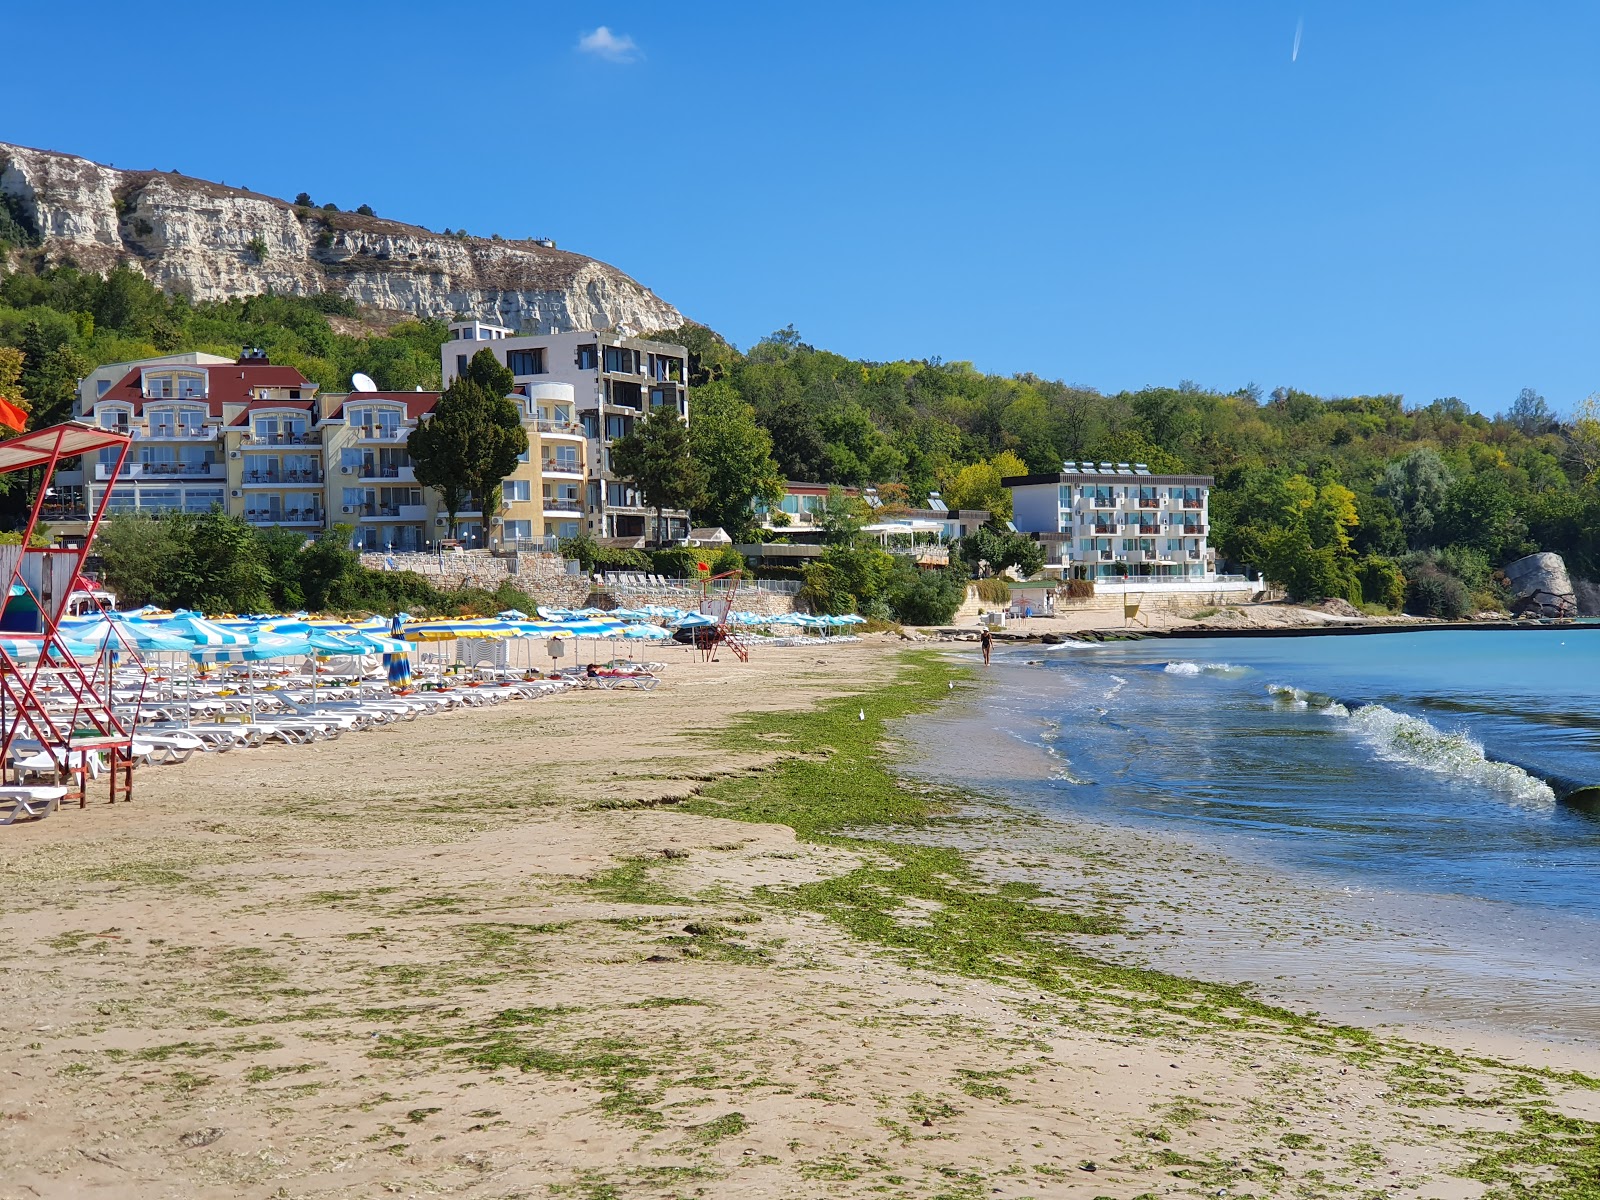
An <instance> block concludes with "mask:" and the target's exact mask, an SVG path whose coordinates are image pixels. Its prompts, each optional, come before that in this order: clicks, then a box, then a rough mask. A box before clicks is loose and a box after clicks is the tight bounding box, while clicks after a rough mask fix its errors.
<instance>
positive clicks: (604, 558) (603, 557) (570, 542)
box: [559, 533, 655, 575]
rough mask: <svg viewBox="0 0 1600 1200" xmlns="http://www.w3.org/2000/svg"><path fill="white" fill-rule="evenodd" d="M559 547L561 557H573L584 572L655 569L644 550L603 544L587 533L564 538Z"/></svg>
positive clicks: (589, 573)
mask: <svg viewBox="0 0 1600 1200" xmlns="http://www.w3.org/2000/svg"><path fill="white" fill-rule="evenodd" d="M559 549H560V551H561V557H562V558H567V559H571V560H572V561H574V562H576V563H578V564H579V565H580V566H582V567H583V570H584V574H586V575H592V574H594V573H595V572H596V571H653V570H655V564H654V563H652V562H651V561H650V556H649V555H648V554H646V553H645V552H644V551H642V550H618V549H614V548H613V547H611V546H602V545H601V544H600V543H599V542H597V541H595V540H594V538H592V537H590V536H589V535H588V534H587V533H580V534H579V535H578V536H577V537H575V538H563V539H562V540H561V543H560V546H559Z"/></svg>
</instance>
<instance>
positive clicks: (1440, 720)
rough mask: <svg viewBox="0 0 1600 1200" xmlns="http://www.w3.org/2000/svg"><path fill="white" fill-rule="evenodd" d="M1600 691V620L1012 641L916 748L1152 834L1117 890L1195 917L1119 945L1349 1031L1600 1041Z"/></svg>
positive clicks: (1057, 807)
mask: <svg viewBox="0 0 1600 1200" xmlns="http://www.w3.org/2000/svg"><path fill="white" fill-rule="evenodd" d="M1597 699H1600V627H1589V626H1582V625H1578V626H1570V627H1566V628H1561V629H1550V630H1539V631H1527V632H1524V631H1515V630H1507V631H1504V632H1501V631H1449V632H1433V631H1429V632H1417V633H1396V634H1382V635H1376V636H1313V637H1293V638H1226V639H1161V640H1155V639H1151V640H1141V641H1132V642H1112V643H1104V644H1094V643H1068V644H1065V645H1061V646H1041V645H1025V646H1013V647H1005V648H1004V649H998V650H997V653H996V655H995V662H994V666H993V667H992V668H990V669H988V670H987V671H984V672H983V675H982V680H981V685H980V687H979V688H978V689H977V690H976V691H975V693H974V694H973V698H972V699H971V700H970V701H969V702H968V703H964V704H957V705H954V706H952V707H951V708H950V709H949V710H948V711H946V712H943V713H940V714H938V715H935V716H931V717H927V718H920V719H918V720H917V721H916V722H914V723H911V724H910V725H908V726H907V728H906V729H905V730H903V731H902V732H903V734H904V736H905V737H906V738H907V740H909V741H910V742H911V743H913V744H914V746H915V747H916V752H915V754H914V756H913V762H912V769H913V770H914V771H916V772H919V773H922V774H925V775H928V776H931V777H935V778H938V779H941V780H943V781H946V782H955V783H960V784H965V785H967V786H969V787H970V788H971V789H973V790H974V791H982V792H987V793H989V794H991V795H997V796H1002V797H1004V798H1006V799H1007V800H1009V801H1011V802H1013V803H1015V804H1020V805H1023V806H1025V807H1027V808H1030V809H1032V810H1033V811H1034V812H1035V813H1036V814H1038V815H1040V816H1043V817H1044V818H1046V819H1047V820H1049V821H1054V822H1058V823H1060V824H1061V825H1062V826H1063V827H1064V829H1069V828H1077V829H1079V830H1089V829H1093V830H1097V831H1100V833H1101V834H1106V833H1110V832H1114V831H1116V830H1119V829H1120V830H1123V831H1125V832H1126V833H1127V834H1129V835H1132V836H1135V837H1136V838H1137V839H1138V840H1137V841H1135V842H1129V843H1128V844H1129V845H1130V846H1137V847H1138V850H1137V852H1136V853H1135V854H1134V861H1131V862H1126V863H1125V864H1124V866H1123V867H1122V876H1123V878H1121V879H1120V881H1119V882H1120V884H1123V885H1129V886H1131V887H1133V889H1134V891H1136V892H1137V893H1138V894H1139V895H1141V896H1143V897H1145V899H1146V901H1147V905H1148V910H1149V912H1151V913H1154V912H1156V911H1157V910H1164V911H1168V912H1170V911H1173V910H1175V909H1176V910H1179V911H1180V912H1187V913H1190V914H1194V913H1201V914H1203V915H1201V916H1199V917H1193V916H1192V915H1191V919H1188V920H1183V919H1179V920H1178V921H1177V922H1176V923H1174V922H1173V921H1170V920H1168V921H1166V922H1164V923H1163V929H1162V933H1161V935H1160V936H1154V937H1146V938H1143V939H1139V938H1130V939H1127V940H1126V942H1125V943H1124V944H1122V945H1120V946H1118V947H1114V948H1113V950H1114V951H1115V952H1117V953H1122V954H1124V955H1126V956H1128V957H1131V958H1134V959H1137V960H1139V961H1141V962H1144V963H1146V964H1147V965H1153V966H1158V967H1164V968H1172V969H1177V970H1184V971H1189V972H1193V973H1199V974H1202V975H1210V976H1215V977H1217V978H1220V979H1226V980H1229V981H1240V980H1243V981H1253V982H1255V983H1257V984H1259V985H1261V987H1262V988H1263V989H1265V992H1266V994H1270V995H1271V996H1272V997H1274V998H1277V999H1282V1000H1284V1001H1285V1002H1290V1003H1299V1004H1301V1005H1302V1006H1304V1005H1306V1004H1313V1005H1314V1006H1315V1007H1316V1008H1317V1010H1318V1011H1322V1012H1325V1013H1329V1014H1332V1015H1338V1016H1341V1017H1347V1018H1351V1019H1367V1020H1369V1021H1372V1022H1376V1023H1383V1022H1397V1023H1403V1024H1421V1025H1425V1026H1435V1027H1438V1026H1452V1025H1462V1026H1470V1025H1473V1024H1477V1025H1480V1026H1484V1027H1487V1028H1493V1029H1495V1030H1498V1031H1504V1032H1510V1033H1514V1034H1518V1035H1528V1036H1536V1037H1548V1036H1555V1037H1577V1038H1587V1039H1591V1040H1592V1039H1594V1038H1595V1036H1596V1035H1597V1034H1600V986H1597V985H1600V806H1593V805H1588V804H1585V803H1584V802H1583V801H1584V800H1585V799H1586V797H1585V796H1584V795H1583V793H1581V791H1580V789H1581V788H1582V787H1583V786H1584V785H1600V704H1597ZM1194 863H1203V864H1204V865H1203V866H1201V867H1194V866H1193V865H1192V864H1194ZM1182 864H1191V865H1189V866H1183V867H1182V870H1181V871H1180V870H1179V866H1181V865H1182ZM1061 870H1062V871H1063V872H1070V866H1069V864H1068V863H1067V862H1066V861H1065V860H1063V862H1062V864H1061ZM1163 880H1167V881H1172V880H1176V881H1177V882H1174V883H1172V884H1171V887H1170V888H1169V889H1168V890H1167V891H1165V892H1163V891H1162V888H1163V887H1164V886H1165V885H1164V884H1163ZM1256 900H1259V901H1261V902H1260V903H1256V902H1255V901H1256ZM1263 904H1268V905H1270V911H1271V912H1273V913H1274V914H1281V916H1274V917H1273V919H1272V920H1269V921H1265V922H1264V921H1263V920H1262V915H1263Z"/></svg>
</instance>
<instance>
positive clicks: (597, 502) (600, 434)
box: [440, 321, 689, 540]
mask: <svg viewBox="0 0 1600 1200" xmlns="http://www.w3.org/2000/svg"><path fill="white" fill-rule="evenodd" d="M485 347H487V348H488V349H490V350H492V351H493V352H494V356H495V357H496V358H498V359H499V360H500V361H501V362H502V363H504V364H505V366H506V367H507V368H508V369H509V370H510V371H511V374H512V376H513V377H514V378H515V379H516V381H517V385H518V387H519V388H534V387H537V386H539V385H547V384H551V383H561V384H567V385H569V386H570V387H571V388H572V389H573V397H574V404H575V409H574V415H575V418H576V420H577V422H578V423H579V424H580V425H581V426H582V429H583V432H584V434H585V436H586V437H587V438H588V443H589V445H588V463H589V476H588V479H587V480H586V481H585V486H584V488H583V490H582V493H581V495H582V510H583V513H582V515H583V518H584V521H585V523H586V524H587V526H588V529H589V532H590V533H592V534H594V535H595V536H596V537H618V538H638V537H651V538H653V537H654V536H655V529H654V520H655V513H654V510H652V509H650V508H648V507H647V506H646V505H645V504H644V502H643V500H642V498H641V497H640V496H639V495H638V493H637V492H636V491H635V490H634V489H633V488H632V487H631V486H629V485H628V484H627V483H625V482H623V481H622V480H620V479H618V478H617V477H616V476H615V475H614V474H613V473H612V471H611V453H610V450H611V443H612V442H613V441H615V440H616V439H617V438H620V437H625V436H627V435H628V434H630V433H632V432H633V427H634V424H635V422H637V421H640V420H642V419H643V418H644V417H645V415H646V414H648V413H650V412H652V411H654V410H655V409H657V408H660V407H662V406H663V405H665V406H670V407H671V408H672V409H673V411H675V412H676V413H677V414H678V415H679V417H680V418H682V419H683V420H684V421H687V420H688V419H689V388H688V362H689V352H688V350H687V349H685V348H684V347H683V346H678V345H673V344H671V343H668V342H656V341H650V340H649V339H646V338H636V337H627V336H624V335H622V334H616V333H598V332H592V331H587V332H571V333H547V334H537V335H534V334H518V333H516V332H515V331H513V330H511V329H508V328H506V327H505V326H502V325H491V324H488V323H486V322H483V321H455V322H453V323H452V324H451V325H450V340H449V341H447V342H446V343H445V344H444V347H443V349H442V350H441V352H440V367H441V369H442V371H443V378H444V382H445V386H446V387H448V386H449V385H450V383H451V381H452V380H454V379H455V378H456V376H457V375H460V374H461V373H462V372H464V371H465V370H466V368H467V363H468V362H469V361H470V360H471V358H472V356H473V355H474V354H476V353H477V352H478V351H479V350H482V349H484V348H485ZM531 394H532V393H531V392H530V395H531ZM560 499H562V500H565V497H564V496H563V497H560ZM547 515H548V514H547ZM665 519H666V527H665V529H664V530H663V531H662V532H663V535H664V536H665V537H667V538H670V539H674V540H675V539H679V538H683V537H686V536H687V535H688V532H689V514H688V513H687V512H682V511H669V512H667V513H666V514H665Z"/></svg>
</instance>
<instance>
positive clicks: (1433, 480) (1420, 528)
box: [1373, 447, 1454, 550]
mask: <svg viewBox="0 0 1600 1200" xmlns="http://www.w3.org/2000/svg"><path fill="white" fill-rule="evenodd" d="M1452 482H1454V479H1453V477H1452V475H1451V474H1450V468H1449V467H1447V466H1445V464H1444V459H1442V458H1440V457H1439V452H1438V451H1437V450H1434V449H1432V448H1431V447H1422V448H1419V449H1416V450H1413V451H1412V452H1411V453H1410V454H1408V455H1406V456H1405V457H1404V458H1403V459H1401V460H1400V461H1399V462H1393V463H1390V464H1389V465H1388V467H1386V468H1385V469H1384V472H1383V478H1382V479H1380V480H1379V481H1378V484H1377V486H1376V487H1375V488H1374V489H1373V491H1375V492H1376V493H1377V494H1378V495H1380V496H1383V497H1384V498H1386V499H1387V500H1388V501H1389V503H1390V504H1392V505H1393V506H1394V509H1395V511H1396V512H1397V513H1399V514H1400V524H1401V526H1402V527H1403V528H1404V529H1405V531H1406V541H1407V542H1408V543H1409V544H1410V546H1411V548H1412V549H1413V550H1421V549H1425V548H1426V547H1428V546H1431V545H1433V525H1434V521H1435V520H1436V519H1437V514H1438V511H1439V505H1440V504H1442V503H1443V502H1444V497H1445V493H1446V492H1448V491H1449V490H1450V484H1451V483H1452Z"/></svg>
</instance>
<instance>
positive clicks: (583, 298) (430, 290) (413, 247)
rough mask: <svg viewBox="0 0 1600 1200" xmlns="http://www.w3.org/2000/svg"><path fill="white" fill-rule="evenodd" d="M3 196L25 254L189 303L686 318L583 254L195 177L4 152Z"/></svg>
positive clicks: (548, 318)
mask: <svg viewBox="0 0 1600 1200" xmlns="http://www.w3.org/2000/svg"><path fill="white" fill-rule="evenodd" d="M0 198H4V199H5V201H6V203H7V207H8V208H9V210H10V211H11V213H12V214H13V216H14V217H16V218H17V219H18V220H19V221H20V223H21V224H22V225H23V226H24V227H26V228H29V229H31V231H32V232H33V233H34V234H35V235H36V236H37V239H38V243H39V244H38V245H37V246H36V247H27V248H24V249H23V250H22V251H20V252H21V253H29V254H35V255H39V256H41V257H42V258H43V259H44V261H46V262H51V263H55V262H73V263H76V264H77V265H78V266H80V267H83V268H85V269H89V270H98V271H103V270H106V269H109V268H110V267H112V266H114V265H116V264H118V263H126V264H127V265H129V266H131V267H133V268H135V269H137V270H139V271H142V272H143V273H144V274H145V275H146V276H148V277H149V278H150V279H151V280H152V281H154V282H155V283H157V284H159V285H160V286H162V287H163V288H166V289H167V290H169V291H174V292H177V291H181V292H185V293H187V294H188V295H189V296H190V297H191V298H193V299H195V300H214V299H224V298H227V297H230V296H245V295H252V294H255V293H257V292H265V291H268V290H272V291H276V292H280V293H288V294H295V295H311V294H315V293H319V292H330V293H333V294H335V295H340V296H345V297H347V298H349V299H350V300H352V301H354V302H355V303H356V304H358V305H361V306H364V307H369V308H375V309H382V310H386V311H390V312H402V313H409V314H412V315H414V316H423V317H447V318H448V317H450V316H453V315H455V314H457V313H461V314H467V315H471V316H475V317H479V318H482V319H485V320H491V321H497V322H498V323H500V324H503V325H508V326H510V327H511V328H513V329H526V330H528V331H530V332H539V333H546V332H551V331H564V330H568V329H611V328H618V327H623V328H627V329H629V330H630V331H634V332H640V331H644V330H651V329H666V328H671V327H674V326H677V325H680V324H682V323H683V320H684V318H683V315H682V314H681V313H679V312H678V310H677V309H676V308H674V307H673V306H672V305H670V304H668V303H667V302H666V301H664V300H662V299H661V298H660V297H659V296H657V295H656V294H655V293H654V292H652V291H650V290H649V289H648V288H646V287H644V286H643V285H641V284H639V283H638V282H636V281H635V280H633V279H631V278H629V277H628V276H627V275H624V274H623V273H622V272H621V271H619V270H617V269H616V268H615V267H612V266H609V265H607V264H606V263H603V262H599V261H597V260H596V259H592V258H587V257H585V256H584V255H581V254H572V253H569V252H567V251H564V250H557V249H555V248H553V247H549V246H544V245H540V244H538V243H535V242H522V241H493V240H489V239H485V238H471V237H457V236H455V235H453V234H439V233H431V232H429V231H428V230H426V229H422V228H420V227H418V226H415V225H405V224H402V223H400V222H398V221H388V220H384V219H382V218H379V217H367V216H362V215H360V214H357V213H344V212H325V211H323V210H322V209H320V208H299V207H296V206H295V205H293V204H289V203H287V202H286V201H283V200H278V199H274V198H273V197H271V196H263V195H260V194H258V193H255V192H247V191H243V190H241V189H239V188H230V187H225V186H222V185H220V184H215V183H209V182H207V181H206V180H203V179H193V178H190V177H188V176H184V175H177V174H167V173H164V172H160V171H123V170H118V169H117V168H114V167H105V166H101V165H100V164H98V163H93V162H90V161H88V160H87V159H83V158H76V157H73V156H71V155H67V154H58V153H55V152H53V151H47V150H30V149H27V148H25V147H22V146H12V145H8V144H5V143H3V142H0Z"/></svg>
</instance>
